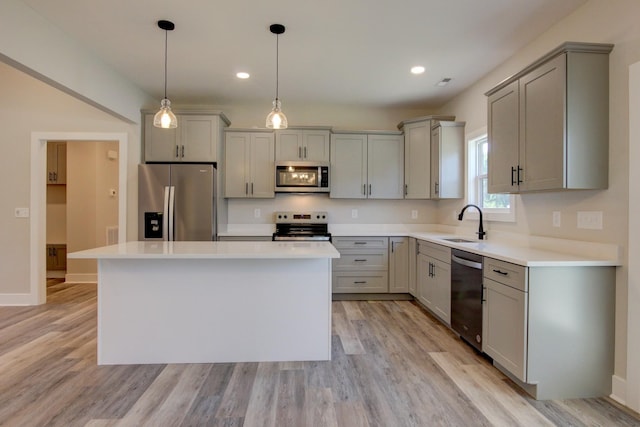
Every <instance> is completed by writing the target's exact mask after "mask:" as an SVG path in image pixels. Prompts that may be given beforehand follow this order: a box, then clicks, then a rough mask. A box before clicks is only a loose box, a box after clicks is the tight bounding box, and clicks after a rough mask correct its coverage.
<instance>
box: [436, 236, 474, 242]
mask: <svg viewBox="0 0 640 427" xmlns="http://www.w3.org/2000/svg"><path fill="white" fill-rule="evenodd" d="M442 240H446V241H447V242H453V243H475V242H474V241H473V240H467V239H460V238H458V237H451V238H447V239H442Z"/></svg>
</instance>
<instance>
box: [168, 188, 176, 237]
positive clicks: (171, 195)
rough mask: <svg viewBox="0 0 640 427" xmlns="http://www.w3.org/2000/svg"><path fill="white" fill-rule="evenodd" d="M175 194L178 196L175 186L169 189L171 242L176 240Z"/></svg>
mask: <svg viewBox="0 0 640 427" xmlns="http://www.w3.org/2000/svg"><path fill="white" fill-rule="evenodd" d="M175 194H176V187H174V186H173V185H172V186H171V187H169V205H168V208H169V241H173V240H175V236H174V235H173V232H174V230H173V226H174V224H173V222H174V213H175V210H176V209H175V208H176V198H175Z"/></svg>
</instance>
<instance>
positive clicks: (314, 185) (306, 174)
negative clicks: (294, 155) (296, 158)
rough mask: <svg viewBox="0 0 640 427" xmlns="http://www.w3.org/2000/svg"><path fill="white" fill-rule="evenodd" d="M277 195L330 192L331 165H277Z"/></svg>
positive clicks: (290, 163) (288, 163) (307, 163)
mask: <svg viewBox="0 0 640 427" xmlns="http://www.w3.org/2000/svg"><path fill="white" fill-rule="evenodd" d="M275 191H276V192H277V193H326V192H329V165H328V164H326V163H317V162H278V163H276V177H275Z"/></svg>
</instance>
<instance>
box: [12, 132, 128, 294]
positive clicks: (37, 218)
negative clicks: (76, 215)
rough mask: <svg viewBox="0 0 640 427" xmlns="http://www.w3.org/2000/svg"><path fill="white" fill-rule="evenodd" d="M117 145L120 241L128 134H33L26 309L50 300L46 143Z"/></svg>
mask: <svg viewBox="0 0 640 427" xmlns="http://www.w3.org/2000/svg"><path fill="white" fill-rule="evenodd" d="M48 141H80V142H85V141H86V142H104V141H116V142H118V192H119V196H118V241H119V242H125V241H126V237H127V152H128V151H127V150H128V135H127V134H126V133H100V132H32V133H31V196H30V206H31V212H30V215H31V221H30V225H29V231H30V243H29V251H30V257H29V265H30V266H31V268H30V269H29V294H28V295H26V300H25V301H24V302H23V303H24V304H25V305H36V304H44V303H45V302H46V300H47V279H46V268H47V265H46V264H47V263H46V259H45V250H44V248H45V246H46V240H47V239H46V236H47V184H46V173H47V171H46V169H47V142H48Z"/></svg>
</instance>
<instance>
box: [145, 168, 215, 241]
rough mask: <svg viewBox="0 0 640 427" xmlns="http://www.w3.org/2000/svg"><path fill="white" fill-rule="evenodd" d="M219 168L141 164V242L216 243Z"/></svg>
mask: <svg viewBox="0 0 640 427" xmlns="http://www.w3.org/2000/svg"><path fill="white" fill-rule="evenodd" d="M215 188H216V165H215V164H210V163H209V164H181V163H155V164H142V165H138V237H139V240H181V241H194V240H216V235H217V228H216V205H215V202H216V194H215Z"/></svg>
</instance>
